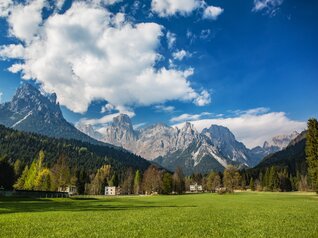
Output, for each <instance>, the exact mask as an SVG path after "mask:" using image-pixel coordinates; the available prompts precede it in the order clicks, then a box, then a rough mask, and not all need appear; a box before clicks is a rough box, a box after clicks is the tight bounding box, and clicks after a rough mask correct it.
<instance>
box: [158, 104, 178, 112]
mask: <svg viewBox="0 0 318 238" xmlns="http://www.w3.org/2000/svg"><path fill="white" fill-rule="evenodd" d="M154 108H155V110H156V112H165V113H171V112H174V110H175V107H174V106H165V105H156V106H154Z"/></svg>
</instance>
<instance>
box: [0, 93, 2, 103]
mask: <svg viewBox="0 0 318 238" xmlns="http://www.w3.org/2000/svg"><path fill="white" fill-rule="evenodd" d="M2 96H3V92H0V103H2Z"/></svg>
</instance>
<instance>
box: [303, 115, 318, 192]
mask: <svg viewBox="0 0 318 238" xmlns="http://www.w3.org/2000/svg"><path fill="white" fill-rule="evenodd" d="M307 125H308V131H307V136H306V159H307V163H308V175H309V178H310V183H311V186H312V188H313V189H314V190H315V191H316V192H317V193H318V122H317V119H313V118H312V119H309V120H308V123H307Z"/></svg>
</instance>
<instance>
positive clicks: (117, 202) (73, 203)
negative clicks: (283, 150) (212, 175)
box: [0, 192, 318, 238]
mask: <svg viewBox="0 0 318 238" xmlns="http://www.w3.org/2000/svg"><path fill="white" fill-rule="evenodd" d="M0 237H1V238H3V237H10V238H11V237H266V238H267V237H299V238H304V237H306V238H307V237H318V196H317V195H314V194H309V193H308V194H306V193H257V192H255V193H252V192H251V193H250V192H242V193H235V194H226V195H218V194H193V195H180V196H135V197H134V196H127V197H125V196H122V197H107V198H105V197H75V198H67V199H66V198H64V199H63V198H58V199H26V198H24V199H23V198H15V199H14V198H0Z"/></svg>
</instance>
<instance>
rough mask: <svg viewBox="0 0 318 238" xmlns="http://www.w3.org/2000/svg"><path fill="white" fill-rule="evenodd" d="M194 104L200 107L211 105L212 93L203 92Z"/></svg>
mask: <svg viewBox="0 0 318 238" xmlns="http://www.w3.org/2000/svg"><path fill="white" fill-rule="evenodd" d="M194 103H195V105H197V106H200V107H202V106H206V105H208V104H210V103H211V95H210V93H209V92H208V91H206V90H203V91H202V92H201V94H200V95H199V96H198V97H196V99H195V100H194Z"/></svg>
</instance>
